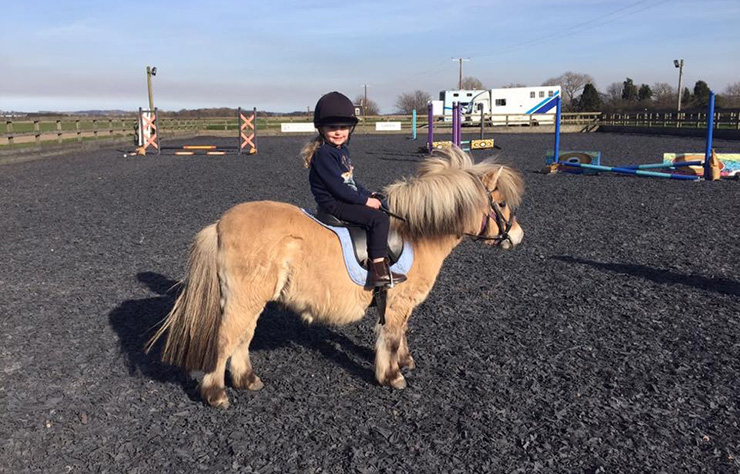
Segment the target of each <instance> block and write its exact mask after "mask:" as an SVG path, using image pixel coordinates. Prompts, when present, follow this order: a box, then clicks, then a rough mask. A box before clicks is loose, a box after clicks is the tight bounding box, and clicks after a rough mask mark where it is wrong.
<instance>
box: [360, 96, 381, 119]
mask: <svg viewBox="0 0 740 474" xmlns="http://www.w3.org/2000/svg"><path fill="white" fill-rule="evenodd" d="M363 102H365V98H364V97H363V96H361V95H358V96H357V97H355V101H354V103H355V104H360V105H362V106H364V107H365V115H380V107H378V104H377V103H376V102H375V101H374V100H372V99H367V103H363Z"/></svg>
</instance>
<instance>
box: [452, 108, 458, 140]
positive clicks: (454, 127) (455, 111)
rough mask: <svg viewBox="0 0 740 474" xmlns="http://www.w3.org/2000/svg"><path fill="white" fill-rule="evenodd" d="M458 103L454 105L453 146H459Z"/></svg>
mask: <svg viewBox="0 0 740 474" xmlns="http://www.w3.org/2000/svg"><path fill="white" fill-rule="evenodd" d="M457 120H458V117H457V102H453V103H452V144H453V145H457Z"/></svg>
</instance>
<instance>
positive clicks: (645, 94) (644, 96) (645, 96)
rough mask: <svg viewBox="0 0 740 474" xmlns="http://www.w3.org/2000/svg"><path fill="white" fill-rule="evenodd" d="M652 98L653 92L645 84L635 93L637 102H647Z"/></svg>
mask: <svg viewBox="0 0 740 474" xmlns="http://www.w3.org/2000/svg"><path fill="white" fill-rule="evenodd" d="M652 98H653V91H652V89H650V86H649V85H647V84H642V85H640V90H638V91H637V100H639V101H640V102H649V101H650V100H651V99H652Z"/></svg>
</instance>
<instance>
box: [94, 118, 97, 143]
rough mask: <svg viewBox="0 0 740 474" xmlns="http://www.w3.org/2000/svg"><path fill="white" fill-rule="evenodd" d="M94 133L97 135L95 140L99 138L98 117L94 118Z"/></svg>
mask: <svg viewBox="0 0 740 474" xmlns="http://www.w3.org/2000/svg"><path fill="white" fill-rule="evenodd" d="M93 135H95V141H97V140H98V119H93Z"/></svg>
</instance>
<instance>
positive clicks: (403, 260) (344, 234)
mask: <svg viewBox="0 0 740 474" xmlns="http://www.w3.org/2000/svg"><path fill="white" fill-rule="evenodd" d="M301 211H303V213H304V214H306V215H307V216H308V217H310V218H311V219H313V220H314V221H315V222H316V223H317V224H319V225H321V226H323V227H326V228H327V229H329V230H331V231H332V232H334V233H335V234H336V235H337V237H339V243H340V244H341V245H342V256H343V257H344V266H345V267H347V273H349V277H350V278H351V279H352V281H353V282H355V283H357V284H358V285H360V286H365V282H366V281H367V270H365V269H364V268H363V267H362V265H360V263H359V262H358V261H357V259H356V258H355V250H354V248H353V247H352V239H351V237H350V236H349V231H348V230H347V228H346V227H335V226H332V225H327V224H324V223H323V222H321V221H320V220H318V219H316V218H315V217H314V216H313V214H311V213H310V212H309V211H307V210H306V209H303V208H301ZM413 263H414V248H413V247H412V246H411V243H409V242H408V241H407V240H404V241H403V251H402V252H401V256H400V257H399V258H398V261H397V262H396V263H394V264H393V266H392V267H391V270H393V271H394V272H396V273H402V274H404V275H405V274H406V273H408V271H409V270H410V269H411V265H412V264H413Z"/></svg>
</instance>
